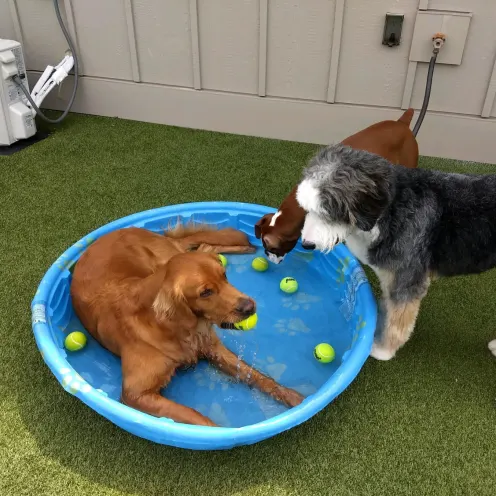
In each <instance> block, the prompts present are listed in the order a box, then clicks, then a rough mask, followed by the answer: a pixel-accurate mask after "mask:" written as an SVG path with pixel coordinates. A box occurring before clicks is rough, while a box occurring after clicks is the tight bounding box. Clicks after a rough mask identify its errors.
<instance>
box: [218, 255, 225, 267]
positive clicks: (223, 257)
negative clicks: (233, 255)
mask: <svg viewBox="0 0 496 496" xmlns="http://www.w3.org/2000/svg"><path fill="white" fill-rule="evenodd" d="M219 261H220V263H221V264H222V267H225V266H226V265H227V258H226V257H225V256H224V255H219Z"/></svg>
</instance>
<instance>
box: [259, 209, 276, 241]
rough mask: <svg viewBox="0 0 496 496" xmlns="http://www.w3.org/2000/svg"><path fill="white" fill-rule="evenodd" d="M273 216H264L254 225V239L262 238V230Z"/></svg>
mask: <svg viewBox="0 0 496 496" xmlns="http://www.w3.org/2000/svg"><path fill="white" fill-rule="evenodd" d="M273 215H274V214H265V215H264V216H263V217H262V218H261V219H260V220H259V221H258V222H257V223H256V224H255V237H256V238H257V239H260V238H261V237H262V228H263V226H265V224H266V223H267V222H270V219H272V217H273Z"/></svg>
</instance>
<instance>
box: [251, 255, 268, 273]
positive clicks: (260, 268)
mask: <svg viewBox="0 0 496 496" xmlns="http://www.w3.org/2000/svg"><path fill="white" fill-rule="evenodd" d="M251 266H252V268H253V269H255V270H256V271H257V272H265V271H266V270H267V269H268V268H269V262H268V261H267V259H266V258H264V257H257V258H254V259H253V262H252V263H251Z"/></svg>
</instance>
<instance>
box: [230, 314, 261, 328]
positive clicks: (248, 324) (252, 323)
mask: <svg viewBox="0 0 496 496" xmlns="http://www.w3.org/2000/svg"><path fill="white" fill-rule="evenodd" d="M257 322H258V316H257V314H256V313H254V314H253V315H250V317H248V318H247V319H245V320H242V321H241V322H236V324H234V327H235V328H236V329H237V330H238V331H250V330H251V329H253V328H254V327H256V325H257Z"/></svg>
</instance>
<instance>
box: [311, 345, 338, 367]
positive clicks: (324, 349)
mask: <svg viewBox="0 0 496 496" xmlns="http://www.w3.org/2000/svg"><path fill="white" fill-rule="evenodd" d="M313 354H314V356H315V358H316V359H317V360H318V361H319V362H322V363H330V362H332V361H333V360H334V358H335V356H336V352H335V351H334V348H333V347H332V346H331V345H330V344H328V343H320V344H318V345H317V346H316V347H315V349H314V350H313Z"/></svg>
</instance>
